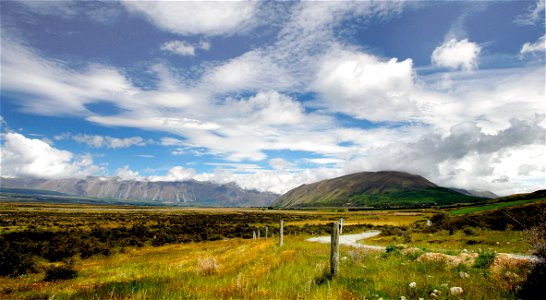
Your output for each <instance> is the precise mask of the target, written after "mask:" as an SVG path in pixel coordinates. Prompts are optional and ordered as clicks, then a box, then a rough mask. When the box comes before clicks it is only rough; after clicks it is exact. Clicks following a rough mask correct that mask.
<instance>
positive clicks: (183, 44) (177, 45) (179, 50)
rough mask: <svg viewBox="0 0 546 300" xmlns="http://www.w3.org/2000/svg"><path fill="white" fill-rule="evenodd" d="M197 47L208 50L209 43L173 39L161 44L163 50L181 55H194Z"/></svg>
mask: <svg viewBox="0 0 546 300" xmlns="http://www.w3.org/2000/svg"><path fill="white" fill-rule="evenodd" d="M199 49H201V50H205V51H206V50H209V49H210V44H209V43H208V42H205V41H200V42H199V43H197V44H195V45H194V44H191V43H189V42H187V41H183V40H175V41H169V42H166V43H164V44H163V45H162V46H161V50H163V51H168V52H172V53H174V54H178V55H182V56H195V51H196V50H199Z"/></svg>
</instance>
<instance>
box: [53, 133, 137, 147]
mask: <svg viewBox="0 0 546 300" xmlns="http://www.w3.org/2000/svg"><path fill="white" fill-rule="evenodd" d="M69 138H70V139H72V140H74V141H76V142H78V143H82V144H86V145H87V146H89V147H93V148H103V147H105V148H110V149H120V148H128V147H132V146H146V145H147V144H148V142H146V141H145V140H144V139H143V138H142V137H139V136H133V137H128V138H115V137H111V136H103V135H88V134H76V135H72V134H70V133H63V134H60V135H56V136H55V137H54V139H55V140H56V141H60V140H63V139H69Z"/></svg>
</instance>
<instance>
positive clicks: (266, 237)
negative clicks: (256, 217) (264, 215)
mask: <svg viewBox="0 0 546 300" xmlns="http://www.w3.org/2000/svg"><path fill="white" fill-rule="evenodd" d="M267 229H268V228H267V226H265V239H266V240H267Z"/></svg>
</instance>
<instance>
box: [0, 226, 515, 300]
mask: <svg viewBox="0 0 546 300" xmlns="http://www.w3.org/2000/svg"><path fill="white" fill-rule="evenodd" d="M328 259H329V245H327V244H320V243H310V242H306V241H304V237H303V236H287V237H286V238H285V245H284V246H283V247H278V245H277V240H276V239H269V240H265V239H260V240H257V241H252V240H243V239H232V240H226V241H214V242H201V243H189V244H176V245H167V246H161V247H143V248H140V249H129V250H128V251H126V252H125V253H118V254H114V255H112V256H109V257H92V258H90V259H86V260H77V261H75V262H74V263H73V268H74V269H75V270H76V271H78V277H76V278H73V279H68V280H64V281H53V282H44V281H43V274H42V273H38V274H31V275H28V276H25V277H23V278H2V279H1V280H0V298H48V297H52V296H55V299H184V298H191V299H241V298H244V299H301V298H305V299H364V298H366V299H378V298H380V297H382V298H383V299H399V297H400V296H405V297H407V298H408V299H417V298H419V297H422V298H425V299H429V298H430V293H431V292H432V291H434V290H435V289H437V290H439V291H440V292H441V293H443V294H441V295H442V297H441V298H442V299H450V298H449V296H448V290H449V288H450V287H453V286H459V287H462V288H463V290H464V293H463V295H461V296H459V297H457V298H456V299H482V298H483V299H506V298H508V299H509V298H511V297H512V296H511V295H512V291H511V289H513V287H514V286H516V285H517V283H518V282H520V281H521V280H522V279H521V278H523V277H524V276H525V272H524V270H522V271H521V273H520V274H517V276H519V277H516V276H512V275H511V280H512V281H513V282H511V283H510V285H508V284H507V281H506V278H504V277H502V276H504V275H502V274H501V275H499V276H497V277H498V278H497V277H495V276H492V275H490V274H489V273H488V272H486V270H485V269H484V268H481V267H466V266H462V265H460V266H458V267H455V268H450V267H448V266H447V265H446V264H444V263H433V262H424V263H422V262H418V261H416V260H415V259H414V258H413V257H411V256H405V255H402V254H401V253H400V252H397V251H394V252H392V253H389V254H386V253H382V252H373V251H367V250H363V249H351V248H348V247H343V246H342V247H341V261H340V263H341V265H340V267H341V272H340V274H339V276H338V277H336V278H331V277H330V276H329V274H328V273H329V260H328ZM461 271H464V272H466V273H467V274H468V275H469V278H461V276H460V275H459V272H461ZM514 272H515V273H514V274H516V273H517V270H516V271H514ZM410 282H415V283H416V285H415V287H410V286H409V285H408V284H409V283H410ZM454 299H455V298H454Z"/></svg>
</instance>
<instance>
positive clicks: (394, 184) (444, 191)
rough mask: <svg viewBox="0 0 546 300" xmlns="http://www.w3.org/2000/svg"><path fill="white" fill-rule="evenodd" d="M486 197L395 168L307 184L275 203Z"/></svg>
mask: <svg viewBox="0 0 546 300" xmlns="http://www.w3.org/2000/svg"><path fill="white" fill-rule="evenodd" d="M483 200H484V199H483V198H478V197H473V196H468V195H463V194H461V193H458V192H456V191H453V190H450V189H448V188H444V187H440V186H437V185H436V184H434V183H432V182H430V181H429V180H427V179H426V178H424V177H422V176H418V175H413V174H408V173H404V172H395V171H381V172H362V173H355V174H350V175H345V176H341V177H337V178H333V179H327V180H322V181H319V182H315V183H312V184H304V185H301V186H299V187H297V188H295V189H292V190H290V191H288V192H287V193H286V194H284V195H283V196H281V197H280V198H279V199H278V200H277V201H275V203H274V204H273V205H274V206H276V207H282V208H304V207H373V208H394V207H424V206H436V205H449V204H455V203H472V202H478V201H483Z"/></svg>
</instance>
